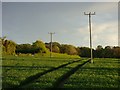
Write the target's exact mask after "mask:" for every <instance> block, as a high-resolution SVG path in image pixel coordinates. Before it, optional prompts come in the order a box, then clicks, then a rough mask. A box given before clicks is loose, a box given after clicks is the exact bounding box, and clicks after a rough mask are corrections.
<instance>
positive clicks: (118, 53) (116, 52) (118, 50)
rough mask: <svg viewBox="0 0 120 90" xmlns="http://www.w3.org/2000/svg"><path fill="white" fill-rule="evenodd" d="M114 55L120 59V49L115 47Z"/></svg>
mask: <svg viewBox="0 0 120 90" xmlns="http://www.w3.org/2000/svg"><path fill="white" fill-rule="evenodd" d="M113 55H114V57H115V58H120V47H118V46H117V47H113Z"/></svg>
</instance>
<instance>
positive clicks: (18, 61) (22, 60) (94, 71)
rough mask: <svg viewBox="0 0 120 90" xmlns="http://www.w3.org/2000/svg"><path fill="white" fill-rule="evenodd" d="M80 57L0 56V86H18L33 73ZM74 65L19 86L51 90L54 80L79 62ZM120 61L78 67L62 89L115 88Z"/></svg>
mask: <svg viewBox="0 0 120 90" xmlns="http://www.w3.org/2000/svg"><path fill="white" fill-rule="evenodd" d="M79 59H80V57H78V56H77V57H76V56H68V55H67V56H66V55H65V56H64V57H61V58H60V57H59V56H58V57H57V56H56V57H52V58H50V57H49V56H40V55H39V54H37V55H34V56H26V55H21V56H3V57H2V79H3V80H2V83H3V88H8V87H12V86H15V85H20V83H21V82H22V81H24V80H25V79H26V78H28V77H30V76H34V75H36V74H37V73H42V72H45V71H47V70H49V69H54V68H57V67H59V66H61V65H63V64H66V63H69V62H72V61H74V60H79ZM86 60H87V59H84V60H83V61H82V62H75V63H72V64H68V65H66V66H64V67H62V68H59V69H57V70H53V71H52V72H49V73H46V74H45V75H43V76H41V77H40V78H38V79H36V80H34V81H33V82H31V83H29V84H27V85H25V86H24V85H23V88H52V87H53V85H54V83H55V82H56V80H57V79H59V78H60V77H61V76H62V75H64V74H65V73H66V72H68V71H70V70H71V69H72V68H74V67H76V66H77V65H79V64H81V63H83V62H84V61H86ZM119 63H120V59H105V58H102V59H94V63H93V64H92V63H87V64H85V65H84V66H82V68H79V70H78V71H76V72H75V73H74V74H73V75H71V76H70V77H69V78H68V79H67V80H66V82H65V83H64V88H69V89H70V88H71V89H78V88H85V89H86V88H118V86H119V70H120V68H119Z"/></svg>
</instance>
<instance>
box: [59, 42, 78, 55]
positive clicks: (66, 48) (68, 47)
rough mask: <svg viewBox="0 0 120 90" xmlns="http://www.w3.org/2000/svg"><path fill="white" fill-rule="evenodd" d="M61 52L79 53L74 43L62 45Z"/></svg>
mask: <svg viewBox="0 0 120 90" xmlns="http://www.w3.org/2000/svg"><path fill="white" fill-rule="evenodd" d="M61 53H67V54H69V55H77V54H78V52H77V50H76V48H75V47H74V46H72V45H67V44H65V45H61Z"/></svg>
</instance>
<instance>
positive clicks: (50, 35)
mask: <svg viewBox="0 0 120 90" xmlns="http://www.w3.org/2000/svg"><path fill="white" fill-rule="evenodd" d="M48 34H50V58H51V57H52V35H53V34H55V32H54V33H52V32H49V33H48Z"/></svg>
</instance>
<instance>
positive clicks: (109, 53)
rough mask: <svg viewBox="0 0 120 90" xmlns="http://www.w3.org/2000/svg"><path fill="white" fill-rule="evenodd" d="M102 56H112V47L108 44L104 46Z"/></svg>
mask: <svg viewBox="0 0 120 90" xmlns="http://www.w3.org/2000/svg"><path fill="white" fill-rule="evenodd" d="M104 57H105V58H112V57H113V49H112V48H111V47H110V46H106V47H105V49H104Z"/></svg>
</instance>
